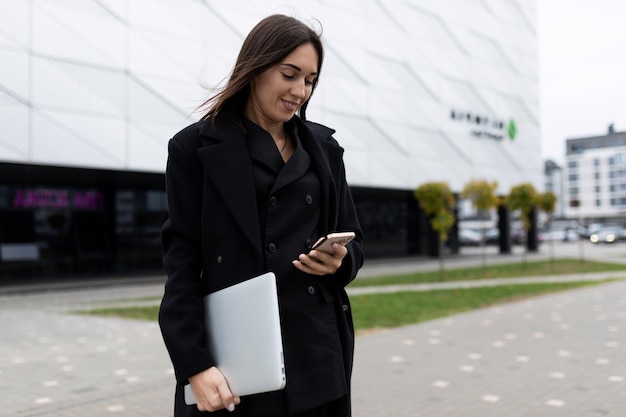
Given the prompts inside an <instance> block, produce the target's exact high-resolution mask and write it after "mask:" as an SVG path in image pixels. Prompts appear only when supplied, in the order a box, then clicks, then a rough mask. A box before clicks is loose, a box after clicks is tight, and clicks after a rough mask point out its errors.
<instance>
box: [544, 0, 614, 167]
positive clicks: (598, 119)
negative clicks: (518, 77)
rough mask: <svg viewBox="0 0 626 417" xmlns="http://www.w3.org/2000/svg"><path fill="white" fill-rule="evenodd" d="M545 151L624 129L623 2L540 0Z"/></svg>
mask: <svg viewBox="0 0 626 417" xmlns="http://www.w3.org/2000/svg"><path fill="white" fill-rule="evenodd" d="M537 8H538V16H537V18H538V31H537V33H538V43H539V80H540V94H539V100H540V109H541V124H542V134H543V155H544V157H545V158H550V159H554V160H555V161H557V162H559V163H562V162H563V161H564V155H565V139H568V138H576V137H585V136H595V135H603V134H605V133H606V132H607V129H608V125H609V124H610V123H613V124H614V126H615V130H616V131H619V132H623V131H626V1H624V0H595V1H589V0H538V1H537Z"/></svg>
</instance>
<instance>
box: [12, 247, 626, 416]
mask: <svg viewBox="0 0 626 417" xmlns="http://www.w3.org/2000/svg"><path fill="white" fill-rule="evenodd" d="M554 250H555V256H559V257H563V256H569V257H573V258H580V257H584V258H586V259H602V260H607V261H613V262H626V245H623V244H619V245H614V246H593V245H591V244H589V243H587V242H585V243H584V244H578V243H576V242H570V243H559V244H556V245H555V246H554ZM480 251H481V250H480V249H479V248H464V249H463V251H462V254H461V255H455V256H453V257H450V258H449V259H447V260H446V268H453V267H459V266H468V265H476V264H480V259H481V256H480V253H481V252H480ZM488 252H489V253H488V263H489V264H493V263H496V262H511V261H518V260H520V259H521V254H520V253H519V248H517V252H516V253H514V254H512V255H499V254H496V253H495V248H488ZM550 253H551V247H550V245H547V244H544V245H543V246H542V247H541V250H540V251H539V253H535V254H529V258H528V259H547V258H548V257H549V256H550ZM436 268H438V263H437V261H436V260H424V259H419V260H415V259H402V260H386V261H372V262H368V263H367V265H366V266H365V267H364V269H363V270H362V272H361V274H360V279H367V278H368V277H371V276H375V275H379V274H387V273H403V272H411V271H415V270H426V269H436ZM607 276H610V277H615V278H622V274H621V273H620V274H609V275H602V276H599V275H586V276H580V275H572V276H569V277H566V278H565V279H568V280H579V279H595V278H598V277H607ZM624 276H626V274H624ZM163 281H164V277H161V276H159V277H150V278H144V279H131V280H126V281H123V282H121V281H120V280H93V281H90V282H89V284H87V283H86V282H82V283H80V285H78V284H77V283H76V282H57V283H52V284H46V285H40V284H38V285H26V286H20V285H12V286H4V287H0V323H2V325H1V326H2V327H1V329H2V333H1V334H2V336H1V338H0V340H1V343H0V417H9V416H11V417H26V416H46V417H61V416H62V417H69V416H94V417H98V416H144V415H145V416H148V415H149V416H171V415H172V411H171V410H172V397H173V388H174V376H173V371H172V368H171V364H170V362H169V358H168V356H167V353H166V351H165V348H164V346H163V343H162V340H161V336H160V333H159V329H158V326H157V324H156V323H149V322H142V321H135V320H123V319H114V318H103V317H95V316H87V315H81V314H79V313H77V312H79V311H81V310H85V309H92V308H96V307H104V306H120V305H137V304H148V305H154V304H157V303H158V300H159V297H160V296H161V294H162V290H163ZM507 282H510V281H509V280H507ZM521 282H523V280H521ZM486 284H488V285H495V284H496V283H488V282H487V283H486ZM457 285H465V284H463V283H458V284H457ZM431 288H432V286H431V287H414V288H387V287H379V288H378V289H377V291H378V292H382V291H398V290H407V289H408V290H413V291H424V290H429V289H431ZM350 292H351V293H352V294H355V293H356V289H354V290H351V291H350ZM356 346H357V347H356V353H355V369H354V375H353V398H354V400H353V408H354V413H353V415H354V416H355V417H370V416H372V417H373V416H397V417H402V416H411V417H413V416H429V417H439V416H442V417H443V416H445V417H453V416H459V417H461V416H462V417H472V416H477V417H478V416H480V417H488V416H507V417H514V416H528V417H531V416H532V417H542V416H568V417H576V416H626V396H624V394H623V393H624V390H625V388H626V354H625V353H626V352H625V349H626V281H621V280H619V281H617V282H613V283H609V284H602V285H600V286H594V287H591V288H585V289H575V290H571V291H566V292H562V293H559V294H555V295H547V296H541V297H536V298H533V299H530V300H524V301H520V302H514V303H508V304H505V305H501V306H499V307H494V308H487V309H482V310H477V311H473V312H470V313H465V314H459V315H455V316H451V317H448V318H445V319H440V320H433V321H430V322H426V323H422V324H418V325H411V326H406V327H402V328H398V329H394V330H388V331H383V332H379V333H375V334H370V335H367V336H359V337H358V338H357V344H356Z"/></svg>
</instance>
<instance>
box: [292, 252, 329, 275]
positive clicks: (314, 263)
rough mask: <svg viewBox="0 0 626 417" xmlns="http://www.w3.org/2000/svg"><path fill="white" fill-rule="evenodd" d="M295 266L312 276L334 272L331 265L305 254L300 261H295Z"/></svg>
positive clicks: (300, 257)
mask: <svg viewBox="0 0 626 417" xmlns="http://www.w3.org/2000/svg"><path fill="white" fill-rule="evenodd" d="M294 265H295V266H296V268H298V269H299V270H301V271H303V272H306V273H307V274H311V275H326V274H329V273H332V272H333V271H332V268H331V267H329V265H327V264H324V263H323V262H320V260H318V259H314V258H312V257H310V256H307V255H304V254H301V255H300V256H299V258H298V260H297V261H294Z"/></svg>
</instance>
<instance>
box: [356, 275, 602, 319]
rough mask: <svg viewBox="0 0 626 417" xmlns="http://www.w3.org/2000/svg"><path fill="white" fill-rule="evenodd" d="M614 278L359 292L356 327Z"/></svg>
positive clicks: (435, 315)
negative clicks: (426, 289) (369, 292)
mask: <svg viewBox="0 0 626 417" xmlns="http://www.w3.org/2000/svg"><path fill="white" fill-rule="evenodd" d="M611 281H612V280H606V281H578V282H563V283H545V284H542V283H540V284H518V285H515V284H513V285H506V284H505V285H498V286H494V287H480V288H468V289H449V290H433V291H427V292H400V293H392V294H373V295H358V296H351V297H350V300H351V304H352V313H353V316H354V324H355V329H356V330H357V331H363V330H372V329H386V328H393V327H399V326H404V325H408V324H415V323H421V322H424V321H428V320H433V319H437V318H441V317H447V316H450V315H453V314H458V313H463V312H466V311H470V310H476V309H479V308H485V307H488V306H493V305H496V304H502V303H506V302H511V301H515V300H520V299H524V298H528V297H533V296H538V295H542V294H550V293H555V292H558V291H563V290H569V289H572V288H579V287H587V286H591V285H598V284H600V283H606V282H611Z"/></svg>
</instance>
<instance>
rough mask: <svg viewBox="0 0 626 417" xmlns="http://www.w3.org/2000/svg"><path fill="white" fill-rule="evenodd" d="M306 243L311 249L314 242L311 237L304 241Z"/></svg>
mask: <svg viewBox="0 0 626 417" xmlns="http://www.w3.org/2000/svg"><path fill="white" fill-rule="evenodd" d="M304 244H305V246H306V247H307V249H311V245H312V244H313V241H312V240H311V239H307V240H305V241H304Z"/></svg>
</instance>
